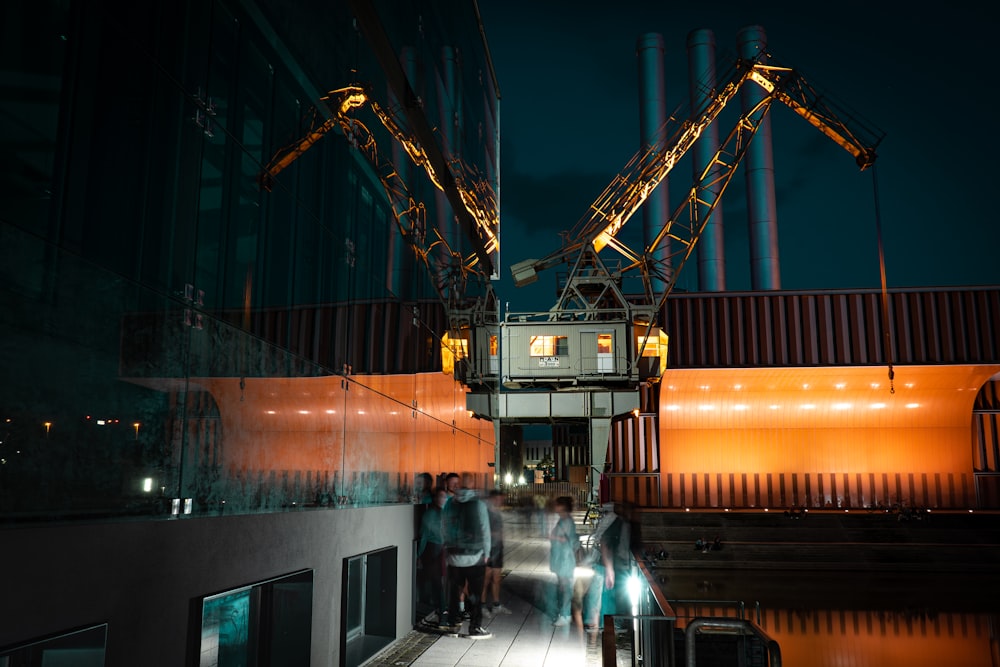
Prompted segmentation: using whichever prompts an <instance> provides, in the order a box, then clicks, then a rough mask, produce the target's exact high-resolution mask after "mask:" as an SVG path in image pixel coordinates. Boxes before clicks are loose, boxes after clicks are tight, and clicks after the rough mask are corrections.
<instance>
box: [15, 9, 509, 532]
mask: <svg viewBox="0 0 1000 667" xmlns="http://www.w3.org/2000/svg"><path fill="white" fill-rule="evenodd" d="M267 4H268V3H267V2H265V5H267ZM60 7H61V5H60ZM230 7H231V9H232V11H231V12H229V11H228V10H226V9H225V8H224V7H223V6H221V5H218V4H210V5H206V6H205V7H203V8H202V9H201V11H197V12H190V13H188V12H174V11H171V10H169V9H166V8H165V6H160V5H157V4H156V3H153V4H150V5H142V6H138V5H137V6H135V7H133V8H132V10H133V11H130V13H128V14H127V15H125V16H121V17H116V18H115V20H110V19H109V18H108V17H106V16H105V15H101V14H91V15H87V16H86V17H85V18H84V13H82V12H81V13H79V15H80V17H79V20H86V21H88V25H90V23H93V24H95V25H94V27H96V28H100V29H99V30H93V31H88V32H87V33H86V34H87V35H91V34H94V35H96V34H100V35H102V36H103V37H102V39H106V40H107V44H106V45H105V44H104V42H101V43H96V42H87V43H86V44H85V45H82V46H81V47H80V52H79V54H78V55H79V58H78V61H75V62H74V67H73V68H69V69H65V68H64V67H63V65H64V60H65V57H66V54H65V50H66V45H67V44H75V43H76V42H74V41H73V40H72V39H69V38H70V37H72V36H74V35H76V34H77V33H79V32H80V31H79V29H78V27H77V26H75V25H73V24H72V21H71V18H70V15H69V14H68V12H67V11H66V10H63V9H60V8H54V7H49V6H45V7H43V6H41V5H37V6H36V5H30V6H28V5H22V4H18V3H13V4H11V3H7V4H6V5H4V6H3V9H2V10H0V18H2V19H3V22H4V25H21V26H26V28H25V30H23V31H20V32H18V33H17V34H14V35H12V36H11V37H12V38H11V39H8V40H5V41H4V42H3V43H2V44H0V54H2V55H3V56H4V61H5V62H6V63H9V64H10V68H12V70H11V71H13V72H15V74H16V76H14V78H13V79H11V80H17V81H18V82H19V83H18V86H15V87H13V88H11V89H10V90H9V91H6V92H7V93H9V94H5V95H0V111H2V112H3V114H4V115H5V117H7V118H8V119H15V120H16V122H15V123H13V124H9V125H10V126H9V127H8V130H7V131H4V130H2V129H0V146H2V147H3V150H4V153H5V154H7V155H9V156H11V159H9V160H6V161H4V162H3V163H0V190H2V194H3V196H0V302H2V303H3V305H4V307H3V308H0V367H2V368H3V369H4V371H5V372H4V378H3V382H2V383H0V406H2V409H3V413H2V414H0V419H2V422H0V424H2V425H3V429H2V431H0V436H2V437H0V517H3V518H4V519H5V520H17V521H22V522H25V521H45V520H67V519H77V520H98V519H99V520H104V519H106V518H109V517H113V518H129V517H135V518H142V519H148V518H151V517H152V518H161V519H171V518H173V517H175V516H176V517H181V518H183V517H185V516H187V515H192V516H204V515H210V514H219V513H249V512H278V511H297V510H300V509H302V508H304V507H307V508H313V507H334V506H355V505H365V504H371V503H397V502H411V501H412V500H413V499H414V498H415V496H416V494H415V490H414V483H415V479H416V478H417V476H418V475H419V474H420V473H424V472H426V473H428V474H429V475H431V476H434V477H436V476H437V475H438V474H440V473H442V472H447V471H451V470H456V471H463V470H482V469H483V468H484V467H485V466H484V465H483V463H484V461H486V460H492V458H493V456H492V447H493V444H492V442H493V432H492V428H491V427H490V424H489V423H488V422H480V421H478V420H473V419H471V418H470V417H469V416H468V414H467V412H466V410H465V394H464V391H463V390H462V388H461V386H460V385H458V384H456V383H455V382H454V380H453V379H451V378H450V377H448V376H445V375H443V374H441V373H440V372H436V371H435V370H434V369H435V368H436V366H437V364H438V363H439V361H438V357H437V353H438V348H437V346H436V340H437V339H435V338H434V336H435V335H439V334H435V331H436V330H439V329H440V328H441V326H440V322H441V321H442V310H443V309H442V306H441V305H440V304H439V303H438V302H437V301H436V297H435V294H434V290H433V288H432V284H431V282H430V279H429V278H428V276H427V274H426V270H425V268H424V267H423V266H421V265H419V264H418V263H415V262H412V261H410V260H408V261H406V262H397V261H396V259H395V258H392V257H387V252H388V250H387V248H388V246H390V245H391V244H390V240H392V239H396V238H397V237H398V235H399V233H398V231H397V230H396V229H395V226H394V221H393V219H392V216H391V214H390V212H389V207H388V203H387V201H386V197H385V193H384V191H383V190H382V189H381V186H380V184H379V182H378V178H377V177H376V175H375V174H374V172H373V170H372V169H371V167H370V165H366V164H365V163H364V160H363V158H362V157H360V156H359V154H358V152H357V150H356V148H355V147H353V146H350V145H349V144H348V143H347V142H346V141H345V140H344V138H343V137H342V136H340V135H337V136H333V135H336V134H337V133H333V134H332V135H331V136H329V137H325V138H324V139H323V140H322V141H321V142H319V143H317V144H316V146H315V147H314V148H313V149H311V150H309V151H308V152H306V153H305V154H304V155H303V156H301V157H300V158H299V159H297V160H296V161H295V162H294V163H292V165H291V166H289V167H288V168H287V169H286V170H285V171H283V172H282V173H281V174H279V175H278V177H277V178H276V179H275V182H274V184H273V188H272V189H271V190H263V189H262V188H261V187H259V183H260V176H261V174H260V173H259V171H260V165H261V164H264V163H266V162H267V160H268V159H270V157H271V156H272V155H273V154H274V151H275V150H277V147H279V146H282V145H285V144H286V143H287V142H289V141H292V140H296V139H298V138H301V136H302V133H303V132H304V131H306V130H307V129H308V128H309V126H310V125H309V117H308V116H309V113H310V111H311V108H310V106H309V105H310V104H311V102H309V100H311V99H312V97H311V96H310V91H312V93H315V91H316V90H319V89H321V88H322V87H324V86H328V85H329V86H334V85H336V84H338V83H340V84H343V83H351V82H338V81H336V80H334V79H333V77H334V76H339V74H336V75H335V73H337V72H341V71H345V70H344V69H343V68H341V67H340V65H341V64H343V63H342V62H340V61H342V60H343V59H344V57H345V56H344V54H342V53H340V52H339V51H337V49H334V50H333V51H332V52H331V51H330V49H328V48H327V47H328V46H329V44H330V43H331V36H333V42H335V43H338V44H341V43H347V40H348V39H354V38H355V35H356V33H355V32H354V31H353V28H351V27H350V26H351V22H350V21H347V20H344V14H345V13H346V10H342V9H337V8H334V9H331V12H330V14H329V16H327V15H326V14H324V15H323V18H321V19H319V18H317V17H315V16H313V17H310V21H313V22H314V21H316V20H319V21H320V22H321V24H323V28H322V29H321V30H320V29H319V28H318V26H316V25H310V26H308V27H309V28H310V29H309V30H300V28H301V25H300V23H299V22H301V21H302V20H303V19H302V16H301V15H297V14H295V13H288V12H281V11H276V12H273V14H274V15H275V16H281V17H282V18H281V23H280V25H278V26H275V28H276V29H279V31H289V32H295V31H298V30H300V32H301V33H302V34H304V35H305V34H315V33H316V32H317V30H319V31H320V32H322V34H323V35H324V37H323V40H322V44H321V45H322V46H323V49H322V52H323V53H324V54H330V53H332V55H331V56H330V57H331V58H332V59H333V60H334V61H337V62H326V61H325V60H322V59H316V62H312V61H310V56H311V54H312V51H311V50H309V49H306V51H305V52H297V53H294V54H293V53H288V52H283V53H280V54H279V53H276V52H275V51H274V49H275V48H278V47H276V46H275V44H274V43H273V42H271V41H269V40H268V39H265V38H264V37H263V36H261V35H260V34H257V33H256V32H255V27H254V20H249V19H248V17H247V16H245V15H243V14H242V13H241V11H242V10H241V9H240V6H236V5H232V6H230ZM279 9H280V8H279ZM410 11H411V10H409V9H407V10H405V11H404V14H403V15H399V16H397V15H396V13H394V12H388V13H386V14H385V16H386V17H387V18H388V23H389V24H390V27H389V29H390V31H392V32H393V33H394V35H396V34H397V33H399V31H400V30H403V31H404V32H405V31H408V30H410V29H411V28H412V26H415V25H418V24H419V21H416V22H414V23H413V24H412V25H411V24H409V23H408V21H409V19H411V18H413V16H412V15H411V16H407V15H406V12H410ZM413 11H415V10H413ZM461 14H462V17H449V18H448V19H447V20H448V21H452V20H460V21H465V20H470V21H471V23H469V25H471V26H475V25H476V23H475V17H474V16H472V15H471V14H469V12H468V10H467V9H465V8H463V9H462V10H461ZM74 16H75V15H74ZM463 17H464V18H463ZM325 22H329V25H327V24H326V23H325ZM140 25H141V26H148V25H160V26H162V27H163V30H161V31H157V35H156V36H155V37H154V38H153V39H154V40H155V44H152V45H151V46H150V48H148V49H129V48H128V45H133V44H134V43H135V42H134V40H135V35H136V34H144V33H143V32H142V30H140V29H137V26H140ZM338 26H340V27H338ZM327 28H329V30H327ZM472 32H473V37H474V38H475V39H478V38H479V37H478V32H476V31H472ZM433 33H434V35H435V37H434V40H436V41H437V42H438V43H437V44H436V45H435V47H434V50H435V51H436V52H439V47H440V46H443V45H444V44H443V41H444V40H443V37H442V36H441V35H440V34H438V29H437V28H436V27H435V28H434V29H433ZM177 34H184V35H187V36H189V39H188V40H187V41H185V42H178V41H177V40H175V39H172V38H169V35H177ZM407 35H408V36H409V37H416V36H417V35H416V34H415V33H413V34H410V33H407ZM462 35H463V36H461V37H460V39H461V40H465V39H466V37H465V36H464V33H462ZM399 36H402V34H401V33H400V35H399ZM63 37H65V38H66V39H63ZM473 37H470V38H469V39H470V40H471V41H470V44H469V45H467V48H465V49H463V50H462V54H463V62H464V63H466V65H463V68H464V67H467V66H468V67H473V68H474V69H475V70H478V69H481V68H482V67H483V66H484V61H481V58H478V57H477V56H473V54H478V55H481V46H479V47H476V48H473V47H474V43H475V39H473ZM340 38H343V39H341V40H340V41H339V42H338V41H337V40H338V39H340ZM338 48H340V47H338ZM420 48H421V49H422V48H423V47H422V46H421V47H420ZM126 56H127V57H126ZM364 57H368V56H364ZM414 63H415V64H414V65H413V68H414V71H413V76H414V79H415V80H419V87H421V89H422V90H423V89H427V86H430V85H432V84H434V81H435V78H436V77H437V74H436V72H435V70H434V69H433V67H434V66H436V65H435V59H431V60H430V61H424V60H420V59H416V60H414ZM417 63H419V64H417ZM473 63H475V64H473ZM365 65H366V69H365V71H366V72H369V73H375V72H378V71H379V69H378V68H377V67H373V66H371V63H365ZM64 71H65V72H71V75H72V77H73V80H72V81H71V82H64V81H63V80H62V76H63V72H64ZM109 71H110V72H121V73H122V74H123V75H126V76H124V77H120V76H107V72H109ZM311 76H315V77H316V80H311V79H310V77H311ZM477 76H478V75H476V76H474V77H473V79H477ZM457 81H459V83H457V84H456V86H457V88H458V89H459V93H460V97H461V98H462V102H461V103H460V104H459V105H458V106H460V107H461V108H462V110H463V111H462V113H463V118H464V119H465V120H466V121H468V122H469V123H473V125H469V126H463V127H462V128H461V132H459V135H456V136H457V142H458V145H459V146H460V147H461V154H462V157H463V160H464V161H465V162H466V163H467V164H470V165H472V164H478V163H483V161H484V159H486V160H487V162H488V159H489V158H488V156H489V154H490V151H492V149H493V145H494V140H493V139H491V138H489V137H485V138H484V136H481V135H479V134H478V132H474V133H471V134H470V133H469V131H468V130H469V128H470V127H474V120H475V119H477V118H478V116H479V115H481V114H482V113H484V111H483V109H482V107H483V104H484V102H483V100H482V98H481V96H482V91H483V86H485V85H491V83H490V82H488V81H487V82H485V83H483V84H479V83H477V84H476V86H477V87H476V88H475V89H471V90H470V89H467V88H465V87H464V86H466V85H468V84H469V81H470V79H469V71H467V70H466V69H463V70H462V72H461V73H460V74H459V76H458V78H457ZM366 83H371V84H372V85H373V86H374V88H373V89H374V90H376V91H379V92H380V93H382V92H384V91H386V86H385V83H384V81H383V82H379V81H370V82H366ZM70 84H71V85H70ZM0 85H3V84H0ZM94 91H100V94H95V92H94ZM434 97H435V96H434V95H433V94H432V95H430V96H429V97H428V98H427V99H433V98H434ZM381 101H382V102H385V100H381ZM60 104H65V105H68V106H66V108H61V107H60ZM433 104H435V105H436V104H437V102H436V101H435V102H433ZM472 109H475V111H474V112H472V111H470V110H472ZM437 111H438V110H437V108H435V109H433V110H429V111H428V114H429V117H431V118H436V114H437ZM68 117H72V118H74V120H75V122H74V123H72V124H67V125H65V126H60V125H59V119H60V118H68ZM84 118H86V119H92V120H93V121H94V123H93V127H91V126H89V125H87V124H85V123H82V122H77V121H80V119H84ZM12 128H13V129H12ZM478 166H479V167H482V168H483V169H486V168H487V167H488V166H489V165H488V164H478ZM57 171H58V172H59V173H57ZM410 172H411V173H412V174H413V179H412V180H414V181H415V184H413V185H414V187H413V189H414V193H415V194H416V195H417V196H419V197H421V198H422V201H423V202H424V203H425V204H426V205H427V207H428V219H429V220H430V219H436V217H437V212H436V211H435V210H434V207H435V206H437V203H436V199H435V197H434V192H435V189H434V187H433V186H432V185H431V184H430V183H429V182H428V181H427V178H426V174H424V173H423V172H422V170H420V169H415V168H414V169H410ZM56 184H58V185H59V187H58V188H57V187H56ZM407 252H410V251H409V250H408V251H407ZM411 260H412V258H411ZM390 265H392V266H399V267H416V269H414V271H413V273H412V275H407V276H406V277H405V280H403V281H402V282H403V284H404V287H405V290H406V294H405V295H400V294H397V293H395V292H394V291H392V286H391V285H390V284H389V278H387V276H389V275H390V274H389V272H388V270H387V268H388V267H389V266H390ZM417 269H419V270H417ZM407 270H409V268H408V269H407ZM403 298H405V299H407V301H405V302H404V301H401V299H403ZM493 348H494V351H495V342H494V343H493ZM463 352H464V350H463ZM355 367H357V369H358V371H357V372H355V371H354V370H353V369H354V368H355ZM386 368H387V369H392V372H397V373H399V374H398V375H371V374H368V373H373V372H379V371H381V370H383V369H386ZM418 371H419V373H418Z"/></svg>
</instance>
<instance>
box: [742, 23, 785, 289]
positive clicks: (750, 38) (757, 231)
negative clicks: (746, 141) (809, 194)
mask: <svg viewBox="0 0 1000 667" xmlns="http://www.w3.org/2000/svg"><path fill="white" fill-rule="evenodd" d="M736 41H737V44H738V49H739V54H740V57H742V58H746V59H751V58H756V57H758V55H759V54H760V52H761V51H764V50H765V49H766V48H767V35H766V34H765V33H764V29H763V28H762V27H760V26H757V25H753V26H747V27H745V28H743V29H742V30H740V31H739V33H737V38H736ZM740 94H741V99H742V102H743V111H744V113H745V112H747V111H748V110H750V109H752V108H753V107H754V105H755V104H757V103H758V102H760V100H761V99H763V97H764V91H763V89H761V88H760V87H759V86H756V85H745V86H743V89H742V91H741V93H740ZM743 167H744V169H745V170H746V184H747V208H748V210H749V223H750V283H751V289H754V290H777V289H781V271H780V267H779V264H778V212H777V206H776V205H775V201H774V155H773V150H772V147H771V119H770V117H769V116H765V117H764V120H763V122H761V124H760V127H759V129H758V130H757V135H756V136H755V137H754V139H753V141H751V142H750V147H749V149H748V150H747V154H746V157H744V158H743Z"/></svg>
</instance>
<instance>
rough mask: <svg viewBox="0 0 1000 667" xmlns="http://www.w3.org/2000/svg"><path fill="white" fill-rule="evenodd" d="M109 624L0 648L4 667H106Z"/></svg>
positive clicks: (0, 663) (1, 662)
mask: <svg viewBox="0 0 1000 667" xmlns="http://www.w3.org/2000/svg"><path fill="white" fill-rule="evenodd" d="M107 638H108V626H107V625H104V624H102V625H95V626H93V627H89V628H83V629H80V630H73V631H71V632H67V633H65V634H60V635H56V636H54V637H47V638H45V639H39V640H38V641H35V642H30V643H28V644H24V645H21V646H12V647H9V648H5V649H3V648H0V665H2V667H22V666H24V667H28V666H29V665H44V666H45V667H62V666H65V667H104V664H105V661H104V658H105V647H106V644H107Z"/></svg>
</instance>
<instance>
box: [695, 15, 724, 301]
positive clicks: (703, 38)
mask: <svg viewBox="0 0 1000 667" xmlns="http://www.w3.org/2000/svg"><path fill="white" fill-rule="evenodd" d="M687 49H688V82H689V86H690V96H691V109H692V110H695V109H703V108H705V106H706V105H707V103H708V100H709V99H710V97H711V96H710V94H709V93H710V92H711V91H712V90H713V89H714V88H715V85H716V81H715V34H714V33H713V32H712V31H711V30H707V29H700V30H692V31H691V32H690V33H688V38H687ZM718 150H719V130H718V124H717V123H712V124H710V125H709V126H708V127H707V128H705V130H704V131H703V132H702V135H701V137H699V138H698V141H697V142H695V145H694V146H693V154H692V159H693V166H692V169H693V171H694V178H695V180H696V181H697V179H698V178H699V177H700V176H701V175H702V173H704V171H705V169H707V168H709V166H710V165H711V164H712V158H713V157H715V153H716V151H718ZM718 171H719V167H718V166H717V165H716V166H714V167H712V172H718ZM708 182H710V183H713V182H714V179H713V178H712V176H711V174H710V175H709V178H708ZM719 189H720V188H719V185H718V184H714V185H711V186H709V187H708V188H706V189H705V190H704V191H703V192H702V197H703V198H704V200H705V202H706V204H707V205H709V206H710V205H711V204H712V203H714V202H715V201H716V200H717V199H718V198H719ZM723 237H724V235H723V229H722V207H721V206H719V207H718V208H717V209H715V211H714V212H713V213H712V217H711V219H710V220H709V221H708V224H706V225H705V230H704V231H703V232H702V233H701V238H700V239H699V240H698V246H697V247H696V248H695V252H697V253H698V289H700V290H702V291H704V292H722V291H725V289H726V263H725V257H726V252H725V242H724V238H723Z"/></svg>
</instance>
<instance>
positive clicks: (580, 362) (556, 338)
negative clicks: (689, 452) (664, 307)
mask: <svg viewBox="0 0 1000 667" xmlns="http://www.w3.org/2000/svg"><path fill="white" fill-rule="evenodd" d="M566 315H567V313H563V317H565V316H566ZM547 316H551V314H550V313H546V314H544V315H543V314H537V315H531V314H511V315H508V316H507V317H506V318H505V321H504V322H503V324H502V325H501V327H500V330H501V340H502V342H501V349H502V355H501V368H500V373H501V382H502V384H503V386H504V387H506V388H508V389H520V388H526V387H548V388H554V389H569V388H573V387H594V386H600V387H611V388H626V387H635V386H637V385H638V384H639V383H642V382H656V381H658V380H659V378H660V375H661V374H662V373H663V371H664V370H665V369H666V365H667V336H666V334H665V333H663V332H662V331H661V330H660V329H658V328H656V327H650V326H649V325H646V324H642V323H634V322H631V321H628V320H625V319H618V320H576V319H564V318H563V319H545V318H546V317H547Z"/></svg>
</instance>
